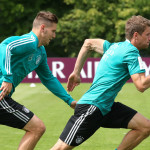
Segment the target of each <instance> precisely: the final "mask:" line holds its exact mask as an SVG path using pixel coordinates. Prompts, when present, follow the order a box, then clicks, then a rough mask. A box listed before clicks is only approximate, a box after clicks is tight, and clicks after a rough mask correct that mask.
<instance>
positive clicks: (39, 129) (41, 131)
mask: <svg viewBox="0 0 150 150" xmlns="http://www.w3.org/2000/svg"><path fill="white" fill-rule="evenodd" d="M45 131H46V127H45V125H44V123H43V122H42V121H40V122H39V123H38V126H37V128H36V133H38V134H40V135H42V134H44V132H45Z"/></svg>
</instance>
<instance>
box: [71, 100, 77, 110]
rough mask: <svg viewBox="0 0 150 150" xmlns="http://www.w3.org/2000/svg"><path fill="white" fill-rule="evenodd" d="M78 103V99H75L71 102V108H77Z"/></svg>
mask: <svg viewBox="0 0 150 150" xmlns="http://www.w3.org/2000/svg"><path fill="white" fill-rule="evenodd" d="M76 103H77V102H76V101H73V102H72V103H71V108H73V109H75V107H76Z"/></svg>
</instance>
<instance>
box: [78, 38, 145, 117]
mask: <svg viewBox="0 0 150 150" xmlns="http://www.w3.org/2000/svg"><path fill="white" fill-rule="evenodd" d="M103 49H104V55H103V57H102V59H101V60H100V62H99V65H98V67H97V70H96V74H95V77H94V80H93V83H92V85H91V87H90V89H89V90H88V91H87V92H86V93H85V94H84V95H83V96H82V97H81V99H80V100H79V101H78V104H92V105H95V106H97V107H98V108H99V109H100V110H101V112H102V114H103V115H106V114H107V113H108V112H109V111H110V110H111V107H112V105H113V102H114V99H115V97H116V96H117V94H118V92H119V91H120V90H121V88H122V86H123V85H124V84H125V82H126V81H127V80H129V79H130V76H131V75H133V74H136V73H143V72H145V69H144V68H143V66H142V60H141V57H140V55H139V51H138V49H137V48H136V47H135V46H133V45H132V44H131V43H130V41H128V40H126V41H124V42H119V43H110V42H108V41H105V42H104V45H103Z"/></svg>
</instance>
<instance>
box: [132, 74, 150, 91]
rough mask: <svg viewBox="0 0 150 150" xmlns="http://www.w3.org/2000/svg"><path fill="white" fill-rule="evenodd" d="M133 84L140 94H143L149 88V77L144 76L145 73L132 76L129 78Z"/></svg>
mask: <svg viewBox="0 0 150 150" xmlns="http://www.w3.org/2000/svg"><path fill="white" fill-rule="evenodd" d="M131 78H132V80H133V83H134V84H135V86H136V88H137V89H138V90H139V91H140V92H144V91H145V90H146V89H148V88H149V87H150V75H149V76H147V77H146V76H145V73H139V74H134V75H132V76H131Z"/></svg>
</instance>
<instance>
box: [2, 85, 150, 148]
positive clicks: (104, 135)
mask: <svg viewBox="0 0 150 150" xmlns="http://www.w3.org/2000/svg"><path fill="white" fill-rule="evenodd" d="M90 85H91V84H88V83H84V84H83V83H82V84H81V85H80V86H78V87H76V89H75V90H74V91H73V92H72V93H70V94H71V95H72V97H73V98H75V99H76V100H78V99H79V98H80V97H81V96H82V95H83V94H84V93H85V92H86V90H87V89H88V88H89V87H90ZM63 86H64V87H65V89H66V84H63ZM149 95H150V90H147V91H145V92H144V93H140V92H138V91H137V90H136V89H135V87H134V85H133V84H132V83H128V84H126V85H125V86H124V87H123V89H122V90H121V91H120V93H119V94H118V96H117V98H116V101H120V102H122V103H124V104H126V105H128V106H131V107H132V108H134V109H136V110H138V111H139V112H140V113H141V114H143V115H144V116H146V117H147V118H150V98H149ZM13 98H14V99H15V100H16V101H17V102H19V103H21V104H23V105H25V106H26V107H27V108H29V109H30V110H32V111H33V112H34V113H35V114H36V115H37V116H38V117H39V118H40V119H41V120H43V122H44V123H45V125H46V127H47V130H46V132H45V134H44V135H43V137H42V138H41V140H40V141H39V142H38V144H37V146H36V148H35V150H48V149H49V148H50V147H52V146H53V145H54V144H55V143H56V141H57V140H58V137H59V135H60V134H61V132H62V130H63V128H64V126H65V124H66V122H67V121H68V119H69V118H70V116H71V115H72V114H73V109H71V108H70V107H69V106H68V105H66V104H65V103H64V102H63V101H62V100H60V99H59V98H57V97H56V96H54V95H53V94H52V93H50V92H49V91H48V90H47V89H46V88H45V87H44V86H43V85H42V84H36V87H34V88H33V87H32V88H31V87H30V84H20V85H19V86H18V87H17V88H16V92H15V93H14V95H13ZM127 131H128V130H126V129H104V128H100V129H99V130H98V131H97V132H96V133H95V134H94V135H93V136H92V137H91V138H90V139H88V140H87V141H86V142H84V143H83V144H82V145H81V146H79V147H77V148H75V149H77V150H114V149H115V148H116V147H117V146H118V144H119V143H120V142H121V140H122V138H123V137H124V135H125V134H126V133H127ZM23 134H24V131H22V130H18V129H13V128H10V127H6V126H2V125H1V126H0V150H17V147H18V144H19V142H20V139H21V137H22V136H23ZM149 149H150V137H149V138H147V139H146V140H145V141H143V142H142V143H141V144H140V145H139V146H138V147H137V148H135V150H149Z"/></svg>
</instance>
